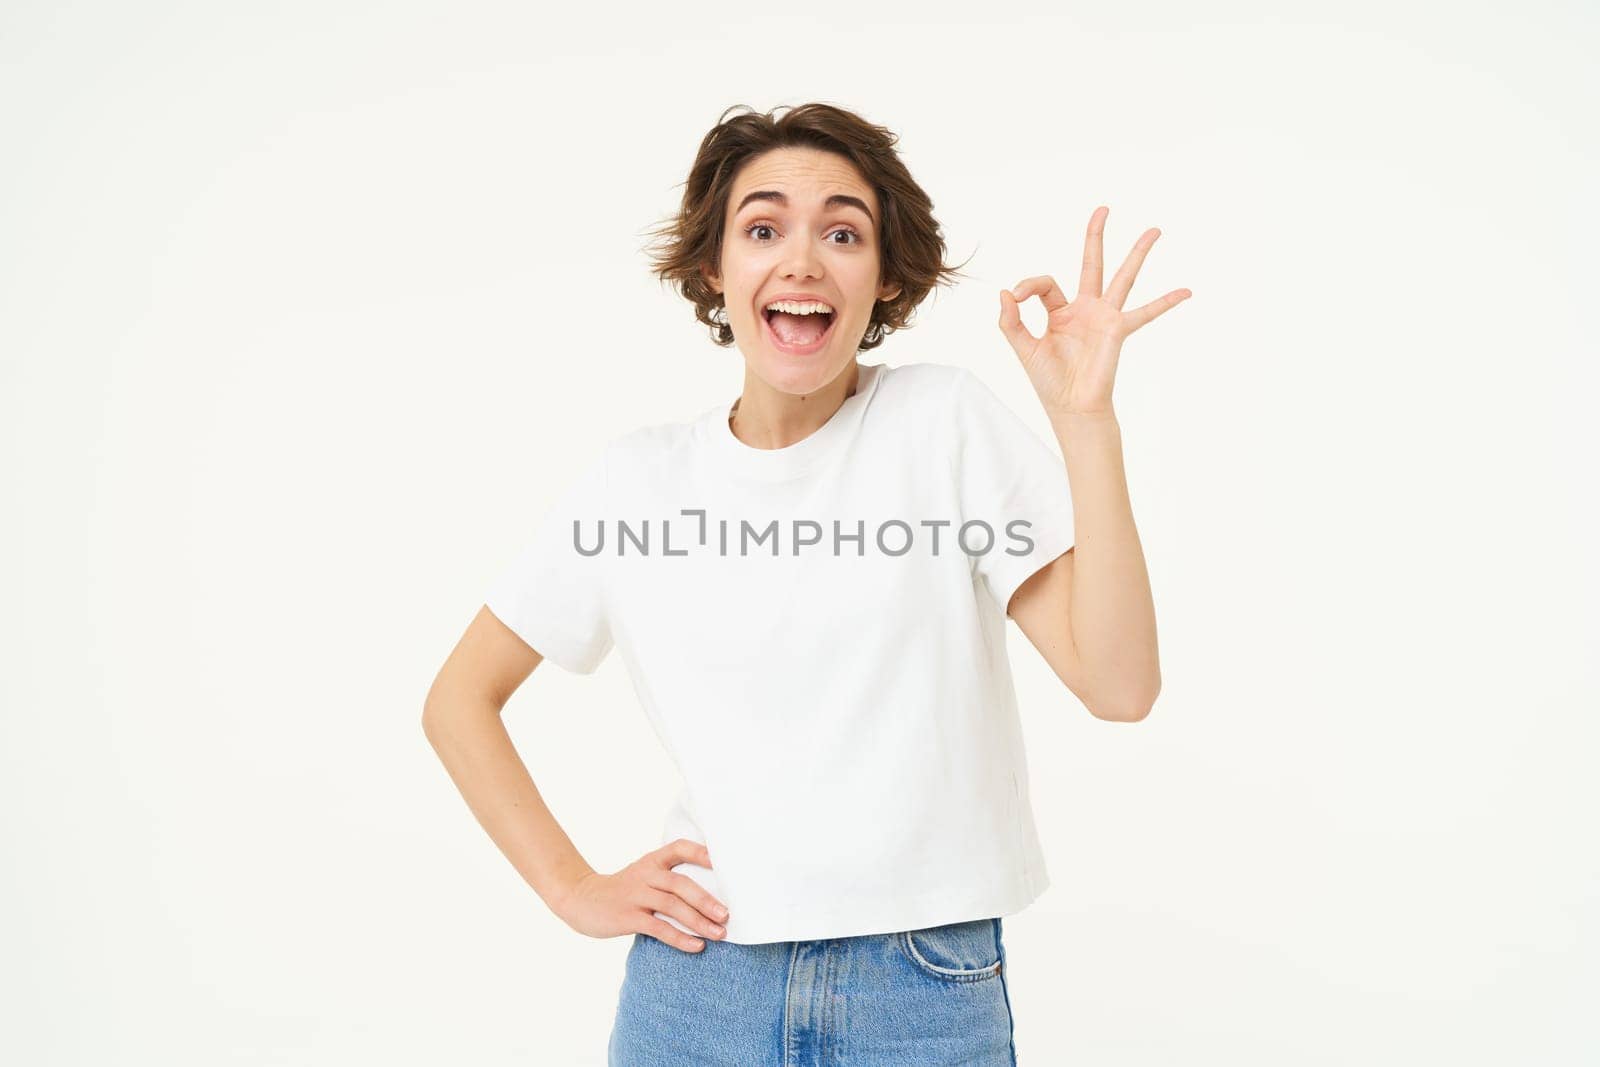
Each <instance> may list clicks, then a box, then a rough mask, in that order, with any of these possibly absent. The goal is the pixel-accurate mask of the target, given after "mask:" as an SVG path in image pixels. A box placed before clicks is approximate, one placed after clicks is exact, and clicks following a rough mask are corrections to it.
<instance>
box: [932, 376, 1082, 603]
mask: <svg viewBox="0 0 1600 1067" xmlns="http://www.w3.org/2000/svg"><path fill="white" fill-rule="evenodd" d="M955 378H956V381H955V383H954V389H953V395H952V398H951V401H952V404H953V406H954V411H953V412H952V414H951V423H952V428H953V430H954V438H955V445H954V453H953V455H952V457H951V462H952V465H953V468H954V474H955V478H956V488H957V491H958V492H959V494H960V499H961V513H962V515H961V517H962V522H963V524H965V523H968V522H974V523H976V522H977V521H981V522H983V523H985V524H987V526H988V528H989V529H990V530H992V531H993V540H992V543H989V544H988V548H987V551H980V550H982V549H984V547H985V544H986V543H988V542H989V536H988V534H987V533H985V531H984V529H983V528H982V527H979V526H977V525H974V526H973V527H971V528H970V529H969V530H968V532H967V534H966V535H965V536H963V537H962V538H961V542H960V543H961V544H962V545H963V546H964V547H965V550H966V551H967V552H968V553H969V555H971V556H972V563H973V567H974V569H975V570H976V572H977V574H979V575H980V576H981V577H982V579H983V582H984V585H985V586H986V587H987V589H988V590H989V595H990V597H991V598H992V599H993V600H994V602H995V603H996V604H998V605H999V607H1000V611H1001V613H1002V614H1004V612H1005V610H1006V606H1007V605H1008V604H1010V603H1011V595H1012V594H1013V593H1015V592H1016V591H1017V587H1018V586H1020V585H1021V584H1022V583H1023V582H1024V581H1026V580H1027V579H1028V578H1029V577H1030V576H1031V575H1033V574H1034V572H1036V571H1038V570H1039V569H1040V568H1042V567H1044V566H1045V565H1046V564H1048V563H1051V562H1053V561H1054V560H1056V559H1057V558H1059V557H1060V556H1061V555H1062V553H1064V552H1066V551H1067V550H1068V549H1070V548H1071V547H1072V545H1073V540H1074V528H1073V518H1072V489H1071V485H1070V483H1069V482H1068V480H1067V466H1066V463H1065V462H1063V460H1062V459H1061V456H1060V455H1059V454H1058V453H1057V452H1056V450H1055V449H1053V448H1051V447H1049V446H1048V445H1046V444H1045V443H1044V441H1043V440H1042V439H1041V438H1040V437H1039V435H1038V434H1037V433H1035V432H1034V431H1033V429H1032V428H1031V427H1030V426H1028V424H1027V423H1025V422H1023V421H1022V419H1021V418H1020V417H1019V416H1018V415H1017V414H1016V413H1015V412H1014V411H1012V410H1011V409H1010V408H1008V407H1007V406H1006V405H1005V403H1004V402H1003V401H1001V399H1000V398H999V397H998V396H996V395H995V394H994V391H993V390H992V389H990V388H989V387H988V386H987V385H986V384H984V382H983V380H982V379H981V378H979V377H978V376H977V375H976V374H973V373H972V372H971V371H969V370H967V369H966V368H965V367H961V368H957V371H956V375H955Z"/></svg>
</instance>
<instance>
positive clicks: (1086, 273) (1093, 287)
mask: <svg viewBox="0 0 1600 1067" xmlns="http://www.w3.org/2000/svg"><path fill="white" fill-rule="evenodd" d="M1109 214H1111V208H1110V207H1109V206H1106V205H1101V206H1100V207H1097V208H1095V209H1094V214H1093V215H1090V216H1089V232H1088V233H1087V234H1086V235H1084V238H1083V273H1082V274H1081V275H1080V276H1079V277H1078V299H1080V300H1081V299H1083V298H1084V297H1086V296H1099V295H1100V278H1101V276H1102V274H1103V273H1104V270H1105V267H1104V264H1105V232H1106V216H1107V215H1109Z"/></svg>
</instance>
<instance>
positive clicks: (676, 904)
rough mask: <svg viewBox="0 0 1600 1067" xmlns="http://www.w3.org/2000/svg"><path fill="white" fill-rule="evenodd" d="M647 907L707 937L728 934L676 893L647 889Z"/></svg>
mask: <svg viewBox="0 0 1600 1067" xmlns="http://www.w3.org/2000/svg"><path fill="white" fill-rule="evenodd" d="M645 896H646V901H645V906H646V907H648V908H650V909H651V910H653V911H658V912H661V913H663V914H666V915H670V916H672V917H673V918H674V919H677V920H678V921H679V922H681V923H682V924H683V925H685V926H687V927H688V928H689V929H691V930H693V931H695V932H696V933H698V934H701V935H703V936H705V937H721V936H722V935H723V934H725V933H727V931H726V930H724V929H723V928H722V927H721V926H719V925H718V924H717V923H714V922H712V921H711V920H710V919H708V918H706V917H705V916H704V915H702V914H700V913H699V912H698V911H696V910H695V909H693V908H691V907H690V906H689V902H688V901H687V900H684V899H683V898H682V897H680V896H678V894H676V893H668V892H667V891H666V890H664V889H653V888H650V887H646V891H645Z"/></svg>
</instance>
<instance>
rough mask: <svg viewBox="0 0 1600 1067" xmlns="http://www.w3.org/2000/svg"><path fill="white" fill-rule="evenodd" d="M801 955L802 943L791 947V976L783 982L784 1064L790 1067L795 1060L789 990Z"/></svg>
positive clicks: (796, 943)
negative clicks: (791, 1032) (790, 1028)
mask: <svg viewBox="0 0 1600 1067" xmlns="http://www.w3.org/2000/svg"><path fill="white" fill-rule="evenodd" d="M799 955H800V942H798V941H796V942H794V943H793V944H792V945H790V946H789V974H788V977H787V978H785V979H784V982H783V1063H784V1067H788V1065H789V1063H791V1062H792V1061H793V1059H794V1048H793V1046H792V1044H791V1042H792V1041H793V1037H792V1036H791V1035H790V1031H789V990H790V989H791V988H792V987H793V986H794V965H795V961H796V960H797V959H798V958H799Z"/></svg>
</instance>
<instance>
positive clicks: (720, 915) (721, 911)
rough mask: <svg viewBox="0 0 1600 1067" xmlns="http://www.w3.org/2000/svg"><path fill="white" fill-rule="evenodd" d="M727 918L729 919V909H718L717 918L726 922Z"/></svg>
mask: <svg viewBox="0 0 1600 1067" xmlns="http://www.w3.org/2000/svg"><path fill="white" fill-rule="evenodd" d="M727 917H728V909H727V908H718V909H717V918H719V919H724V920H726V919H727Z"/></svg>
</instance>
